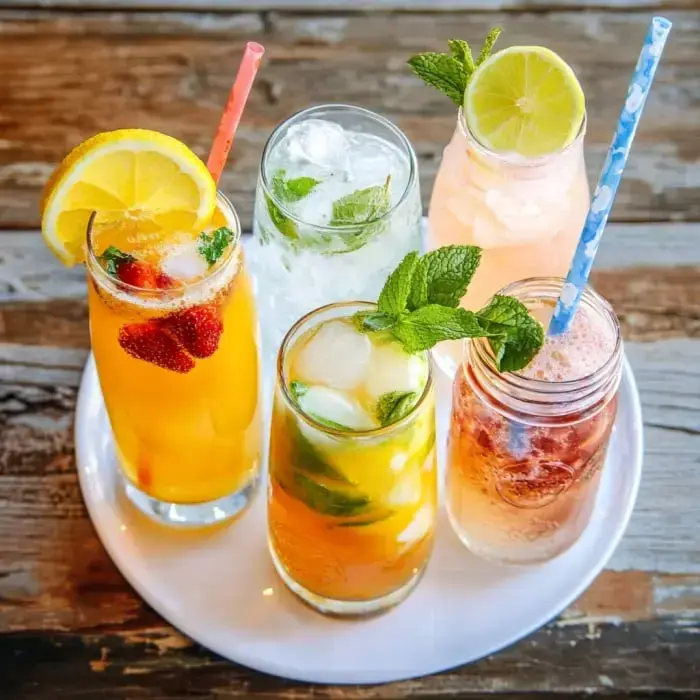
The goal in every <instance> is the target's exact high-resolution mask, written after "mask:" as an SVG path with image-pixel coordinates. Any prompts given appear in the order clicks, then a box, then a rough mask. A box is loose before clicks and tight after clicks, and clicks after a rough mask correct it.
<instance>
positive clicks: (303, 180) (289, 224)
mask: <svg viewBox="0 0 700 700" xmlns="http://www.w3.org/2000/svg"><path fill="white" fill-rule="evenodd" d="M320 182H321V181H320V180H316V179H315V178H313V177H295V178H292V179H291V180H287V171H286V170H282V169H279V170H276V171H275V174H274V175H273V176H272V182H271V189H272V194H273V195H274V196H275V198H276V199H277V200H278V201H280V202H282V203H289V202H298V201H299V200H300V199H303V198H304V197H306V196H307V195H309V194H310V193H311V192H312V191H313V189H314V188H315V187H316V186H317V185H318V184H320ZM265 204H266V206H267V212H268V214H269V215H270V219H272V223H273V224H274V225H275V227H276V228H277V230H278V231H279V232H280V233H281V234H282V235H283V236H284V237H285V238H289V239H291V240H293V241H297V240H299V229H298V228H297V225H296V224H295V223H294V221H292V219H290V218H289V217H288V216H287V215H286V214H284V212H283V211H282V210H281V209H280V208H279V206H278V205H277V204H276V202H275V200H274V199H273V198H272V197H270V195H268V194H266V195H265Z"/></svg>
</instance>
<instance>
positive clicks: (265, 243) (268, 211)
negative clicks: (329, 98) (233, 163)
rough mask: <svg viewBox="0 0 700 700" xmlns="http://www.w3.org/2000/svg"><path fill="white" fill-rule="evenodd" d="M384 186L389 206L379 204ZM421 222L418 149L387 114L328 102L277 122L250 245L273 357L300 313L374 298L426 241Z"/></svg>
mask: <svg viewBox="0 0 700 700" xmlns="http://www.w3.org/2000/svg"><path fill="white" fill-rule="evenodd" d="M289 180H293V181H294V182H296V183H298V185H300V188H297V187H294V186H293V185H292V186H291V187H290V186H288V185H285V183H287V182H289ZM313 183H317V184H313ZM384 187H386V189H387V196H388V206H381V203H379V206H375V205H377V204H378V202H376V201H374V200H375V199H376V197H377V195H382V188H384ZM348 197H350V200H348ZM344 203H345V204H344ZM420 222H421V201H420V191H419V183H418V166H417V162H416V156H415V153H414V152H413V148H412V147H411V144H410V143H409V142H408V139H407V138H406V136H405V135H404V134H403V133H402V132H401V131H400V130H399V129H398V128H397V127H396V126H395V125H394V124H392V123H391V122H390V121H388V120H387V119H385V118H384V117H382V116H380V115H378V114H375V113H374V112H371V111H369V110H366V109H361V108H360V107H353V106H349V105H321V106H317V107H311V108H309V109H306V110H304V111H302V112H299V113H298V114H295V115H294V116H293V117H291V118H290V119H288V120H287V121H285V122H283V123H282V124H280V125H279V126H278V127H277V128H276V129H275V130H274V131H273V133H272V135H271V136H270V138H269V140H268V142H267V144H266V145H265V149H264V151H263V155H262V161H261V164H260V173H259V177H258V185H257V191H256V197H255V212H254V218H253V232H254V240H253V242H252V246H251V270H252V271H253V273H254V277H255V279H256V285H257V289H256V291H257V296H258V306H259V310H260V319H261V327H262V337H263V352H264V353H265V355H266V357H267V358H268V359H269V360H270V363H271V364H272V363H273V362H274V357H276V354H277V350H278V348H279V344H280V341H281V340H282V338H283V336H284V334H285V332H286V331H287V329H288V328H289V327H290V325H291V324H292V323H294V322H295V321H296V320H297V319H298V318H299V317H300V316H302V315H303V314H305V313H308V312H309V311H311V310H312V309H314V308H317V307H319V306H321V305H323V304H327V303H332V302H339V301H351V300H353V299H376V298H377V296H378V294H379V292H380V291H381V289H382V286H383V284H384V282H385V281H386V278H387V276H388V275H389V273H390V272H391V271H392V270H393V269H394V268H395V267H396V265H397V264H398V263H399V262H400V261H401V260H402V259H403V257H404V256H405V255H406V253H408V252H410V251H412V250H417V249H418V248H419V247H420V244H421V238H420V236H421V234H420Z"/></svg>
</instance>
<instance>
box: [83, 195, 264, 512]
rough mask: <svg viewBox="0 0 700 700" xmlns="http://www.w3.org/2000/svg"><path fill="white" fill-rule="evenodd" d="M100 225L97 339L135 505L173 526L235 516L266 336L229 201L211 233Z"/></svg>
mask: <svg viewBox="0 0 700 700" xmlns="http://www.w3.org/2000/svg"><path fill="white" fill-rule="evenodd" d="M99 222H100V217H99V216H98V217H97V220H96V224H95V225H93V226H91V228H90V232H89V240H88V251H87V258H86V264H87V269H88V294H89V308H90V337H91V341H92V349H93V352H94V355H95V361H96V363H97V371H98V374H99V378H100V384H101V386H102V392H103V394H104V399H105V403H106V405H107V412H108V414H109V419H110V423H111V425H112V430H113V433H114V438H115V446H116V451H117V458H118V461H119V465H120V467H121V473H122V475H123V477H124V479H125V482H126V491H127V494H128V495H129V497H130V499H131V500H132V501H133V502H134V503H135V504H136V505H137V506H138V507H139V508H141V509H142V510H143V511H145V512H146V513H147V514H148V515H150V516H151V517H153V518H155V519H157V520H159V521H161V522H164V523H168V524H173V525H206V524H209V523H215V522H219V521H222V520H226V519H227V518H230V517H233V516H234V515H236V514H237V513H239V512H240V511H241V510H242V509H243V508H244V507H245V506H246V505H247V504H248V503H249V501H250V499H251V498H252V496H253V494H254V491H255V486H256V484H257V481H258V471H259V463H260V448H261V437H262V436H261V414H260V405H259V404H260V402H259V387H258V380H259V376H258V375H259V372H258V365H259V360H258V333H257V320H256V314H255V307H254V302H253V295H252V290H251V285H250V282H249V280H248V275H247V273H246V269H245V263H244V259H243V253H242V249H241V243H240V226H239V222H238V217H237V215H236V212H235V210H234V208H233V206H232V204H231V203H230V202H229V201H228V199H226V197H224V196H223V195H222V194H219V195H218V197H217V205H216V210H215V212H214V216H213V218H212V220H211V222H210V224H209V226H208V227H207V229H205V231H203V232H202V233H200V234H199V235H198V234H197V232H194V233H193V232H190V231H183V232H179V233H178V232H177V231H167V230H166V231H164V230H162V229H161V230H159V231H157V232H149V230H148V229H147V227H145V226H144V224H143V223H141V222H135V223H132V224H130V223H129V220H128V217H124V218H121V219H120V220H119V221H117V222H114V225H110V223H109V222H107V223H106V224H103V225H100V224H99Z"/></svg>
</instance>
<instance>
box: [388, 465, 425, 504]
mask: <svg viewBox="0 0 700 700" xmlns="http://www.w3.org/2000/svg"><path fill="white" fill-rule="evenodd" d="M422 486H423V484H422V481H421V474H420V471H419V470H418V469H412V470H411V471H409V472H407V473H405V474H403V475H402V476H401V478H400V479H399V480H398V482H397V483H396V485H395V486H394V488H393V489H391V491H390V492H389V495H388V496H387V499H386V502H387V503H388V504H389V505H390V506H406V505H410V504H412V503H420V499H421V495H422V493H423V489H422Z"/></svg>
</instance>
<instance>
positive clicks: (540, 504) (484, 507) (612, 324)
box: [446, 278, 622, 564]
mask: <svg viewBox="0 0 700 700" xmlns="http://www.w3.org/2000/svg"><path fill="white" fill-rule="evenodd" d="M563 281H564V280H563V279H559V278H539V279H531V280H525V281H522V282H516V283H514V284H512V285H510V286H509V287H506V288H505V289H504V290H502V292H501V293H502V294H507V295H510V296H514V297H516V298H518V299H520V301H522V302H523V303H524V304H525V305H526V306H527V307H528V308H529V309H530V310H531V311H532V312H533V313H535V315H539V314H540V313H541V314H542V320H543V321H545V327H546V321H547V320H548V319H547V317H548V316H551V313H552V311H553V309H554V304H555V302H556V300H557V297H558V295H559V292H560V290H561V285H562V283H563ZM577 319H578V325H574V326H573V331H574V332H573V333H571V335H570V336H569V337H568V338H564V339H563V341H562V342H563V349H562V350H561V351H560V354H559V356H558V357H559V361H558V362H557V368H555V367H554V364H552V365H550V364H548V363H545V364H544V365H543V366H542V367H541V369H540V370H538V371H537V372H536V373H535V376H524V374H523V373H522V372H521V373H499V372H498V371H497V370H496V367H495V363H494V359H493V354H492V353H491V351H490V348H489V345H488V344H487V342H486V341H485V340H484V339H478V340H473V341H470V342H466V343H465V345H464V357H463V361H462V364H461V366H460V369H459V371H458V373H457V375H456V377H455V380H454V386H453V404H452V417H451V422H450V432H449V437H448V449H447V481H446V500H447V511H448V514H449V516H450V520H451V522H452V526H453V528H454V530H455V532H456V533H457V535H458V536H459V538H460V539H461V540H462V542H463V543H464V544H465V545H466V546H467V547H468V548H469V549H470V550H471V551H472V552H474V553H475V554H478V555H480V556H482V557H485V558H488V559H494V560H498V561H501V562H505V563H519V564H523V563H536V562H541V561H546V560H548V559H551V558H552V557H554V556H557V555H558V554H560V553H562V552H563V551H565V550H566V549H568V548H569V547H570V546H571V545H572V544H574V542H576V540H577V539H578V538H579V537H580V536H581V534H582V533H583V531H584V529H585V527H586V525H587V524H588V523H589V521H590V518H591V514H592V512H593V507H594V505H595V500H596V496H597V493H598V489H599V486H600V479H601V475H602V471H603V464H604V462H605V454H606V451H607V448H608V443H609V441H610V436H611V432H612V428H613V423H614V421H615V413H616V410H617V391H618V386H619V383H620V376H621V366H622V364H621V363H622V342H621V340H620V327H619V324H618V321H617V318H616V316H615V314H614V312H613V310H612V308H611V307H610V305H609V304H608V303H607V302H606V301H605V300H604V299H603V298H602V297H600V296H599V295H598V294H596V293H595V292H594V291H593V290H592V289H590V288H588V289H586V291H585V292H584V294H583V296H582V299H581V306H580V307H579V311H578V313H577ZM576 323H577V321H576V319H575V324H576ZM568 342H570V343H581V344H582V345H581V347H580V348H579V350H580V351H581V352H579V353H578V354H577V357H578V358H579V361H578V362H579V365H581V366H578V367H577V366H576V362H574V363H572V364H569V363H568V361H567V358H566V357H564V356H563V355H564V354H566V352H567V343H568ZM569 347H570V346H569ZM583 358H585V359H583ZM561 368H563V376H562V372H561ZM587 368H596V369H594V371H592V372H589V371H588V369H587ZM526 371H527V370H526Z"/></svg>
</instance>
